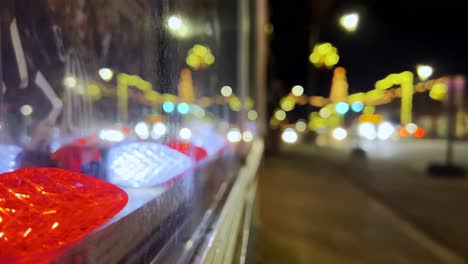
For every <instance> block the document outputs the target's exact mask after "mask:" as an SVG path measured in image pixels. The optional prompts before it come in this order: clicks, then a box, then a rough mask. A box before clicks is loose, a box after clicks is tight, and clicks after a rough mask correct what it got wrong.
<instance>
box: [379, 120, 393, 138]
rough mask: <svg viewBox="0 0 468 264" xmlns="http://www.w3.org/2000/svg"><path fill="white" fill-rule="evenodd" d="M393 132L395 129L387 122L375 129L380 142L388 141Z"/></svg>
mask: <svg viewBox="0 0 468 264" xmlns="http://www.w3.org/2000/svg"><path fill="white" fill-rule="evenodd" d="M394 132H395V128H394V127H393V126H392V124H390V123H389V122H383V123H381V124H380V125H379V126H378V127H377V137H378V138H379V139H380V140H387V139H389V138H390V137H391V136H392V135H393V133H394Z"/></svg>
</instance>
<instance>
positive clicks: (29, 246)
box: [0, 168, 128, 263]
mask: <svg viewBox="0 0 468 264" xmlns="http://www.w3.org/2000/svg"><path fill="white" fill-rule="evenodd" d="M127 201H128V196H127V194H126V193H125V191H123V190H122V189H120V188H118V187H117V186H115V185H112V184H110V183H107V182H105V181H102V180H99V179H96V178H94V177H91V176H88V175H85V174H81V173H77V172H73V171H68V170H63V169H57V168H26V169H19V170H16V171H14V172H8V173H4V174H0V263H8V262H10V263H11V262H16V261H18V262H22V261H21V260H22V259H32V258H31V256H34V255H43V254H44V253H47V252H52V251H54V250H57V249H59V248H62V247H65V246H67V245H70V244H71V243H73V242H75V241H77V240H79V239H81V238H83V237H84V236H86V235H87V234H89V233H90V232H92V231H93V230H94V229H96V228H97V227H99V226H101V225H102V224H104V223H106V222H107V221H108V220H109V219H111V218H112V217H113V216H114V215H116V214H117V213H118V212H119V211H120V210H122V208H123V207H124V206H125V205H126V204H127ZM43 260H44V259H43ZM36 263H37V262H36Z"/></svg>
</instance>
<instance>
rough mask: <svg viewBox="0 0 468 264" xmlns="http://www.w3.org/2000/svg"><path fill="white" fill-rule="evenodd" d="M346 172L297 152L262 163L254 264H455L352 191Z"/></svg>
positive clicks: (340, 164) (342, 164) (341, 165)
mask: <svg viewBox="0 0 468 264" xmlns="http://www.w3.org/2000/svg"><path fill="white" fill-rule="evenodd" d="M298 149H299V150H298ZM347 166H350V164H349V163H348V162H346V161H343V160H339V159H338V160H330V159H327V158H323V157H322V155H317V153H314V152H310V153H309V151H308V150H303V149H300V148H296V149H289V150H287V151H286V152H283V153H281V154H278V155H275V156H271V157H268V158H267V159H266V161H265V162H264V165H263V167H262V168H261V169H260V176H259V183H258V194H257V199H258V201H257V202H258V222H257V226H256V228H257V231H256V233H257V239H256V256H255V263H259V264H261V263H268V264H270V263H320V264H327V263H332V264H335V263H337V264H339V263H392V264H393V263H456V261H457V259H456V258H453V256H452V255H451V254H450V252H449V253H447V252H445V251H444V250H443V249H442V253H441V252H440V251H439V248H438V247H437V245H434V244H433V243H431V241H429V242H427V241H426V240H424V239H425V238H421V236H420V235H419V233H418V232H417V231H414V230H412V228H411V227H410V226H407V225H405V222H404V221H401V219H399V218H398V217H396V216H395V215H394V214H393V213H392V212H391V211H389V210H388V209H386V207H384V206H382V205H381V204H380V203H378V202H376V201H375V200H374V199H373V198H372V197H371V196H369V195H367V194H366V193H364V192H362V191H361V190H360V189H358V188H356V187H355V186H353V184H352V183H351V182H350V181H348V180H347V179H346V177H347V174H346V173H343V172H347V171H348V170H349V168H346V167H347ZM344 169H346V170H344ZM415 234H417V235H415ZM421 241H424V243H422V242H421ZM435 248H437V249H435ZM446 253H447V254H446ZM452 260H453V261H452Z"/></svg>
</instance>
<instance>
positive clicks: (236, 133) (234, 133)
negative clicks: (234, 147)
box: [227, 128, 242, 143]
mask: <svg viewBox="0 0 468 264" xmlns="http://www.w3.org/2000/svg"><path fill="white" fill-rule="evenodd" d="M227 139H228V140H229V142H231V143H238V142H240V141H241V140H242V134H241V132H240V130H239V129H238V128H232V129H231V130H229V132H228V133H227Z"/></svg>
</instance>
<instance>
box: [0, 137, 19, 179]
mask: <svg viewBox="0 0 468 264" xmlns="http://www.w3.org/2000/svg"><path fill="white" fill-rule="evenodd" d="M20 152H21V148H19V147H18V146H15V145H3V144H0V153H2V158H1V159H0V173H4V172H9V171H13V170H14V169H16V156H18V154H19V153H20Z"/></svg>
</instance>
